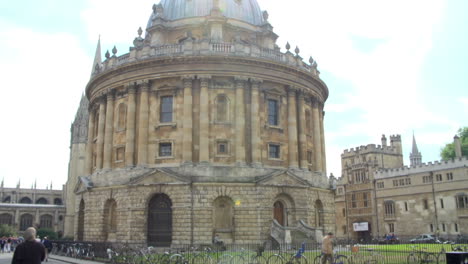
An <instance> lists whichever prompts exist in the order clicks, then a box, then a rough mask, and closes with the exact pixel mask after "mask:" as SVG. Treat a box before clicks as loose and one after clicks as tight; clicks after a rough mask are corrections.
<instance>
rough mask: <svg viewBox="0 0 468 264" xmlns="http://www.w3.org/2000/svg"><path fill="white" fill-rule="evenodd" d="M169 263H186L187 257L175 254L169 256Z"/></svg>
mask: <svg viewBox="0 0 468 264" xmlns="http://www.w3.org/2000/svg"><path fill="white" fill-rule="evenodd" d="M169 263H170V264H184V263H185V259H184V257H183V256H182V255H180V254H174V255H172V256H171V257H170V258H169Z"/></svg>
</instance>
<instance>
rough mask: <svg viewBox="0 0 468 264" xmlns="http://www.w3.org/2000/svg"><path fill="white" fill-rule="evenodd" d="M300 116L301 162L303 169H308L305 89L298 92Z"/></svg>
mask: <svg viewBox="0 0 468 264" xmlns="http://www.w3.org/2000/svg"><path fill="white" fill-rule="evenodd" d="M298 99H299V101H298V106H297V107H298V116H299V164H300V168H301V169H303V170H307V169H308V165H309V164H308V162H307V137H306V116H305V107H304V105H305V102H304V91H300V92H299V93H298Z"/></svg>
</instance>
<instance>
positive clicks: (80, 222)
mask: <svg viewBox="0 0 468 264" xmlns="http://www.w3.org/2000/svg"><path fill="white" fill-rule="evenodd" d="M84 210H85V203H84V201H83V200H81V202H80V209H79V211H78V232H77V239H78V241H83V237H84Z"/></svg>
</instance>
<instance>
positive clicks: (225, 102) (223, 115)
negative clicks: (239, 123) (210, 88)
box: [215, 94, 229, 122]
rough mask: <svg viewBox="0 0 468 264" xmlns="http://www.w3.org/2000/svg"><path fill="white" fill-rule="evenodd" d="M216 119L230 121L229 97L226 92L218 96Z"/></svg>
mask: <svg viewBox="0 0 468 264" xmlns="http://www.w3.org/2000/svg"><path fill="white" fill-rule="evenodd" d="M215 114H216V121H217V122H228V121H229V99H228V97H227V96H226V95H225V94H220V95H218V96H217V97H216V112H215Z"/></svg>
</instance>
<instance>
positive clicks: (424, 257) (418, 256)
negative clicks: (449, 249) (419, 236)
mask: <svg viewBox="0 0 468 264" xmlns="http://www.w3.org/2000/svg"><path fill="white" fill-rule="evenodd" d="M437 259H438V255H437V254H435V253H431V252H427V249H426V248H419V247H418V246H412V247H411V253H410V254H409V255H408V257H407V258H406V260H407V263H408V264H436V263H438V260H437Z"/></svg>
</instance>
